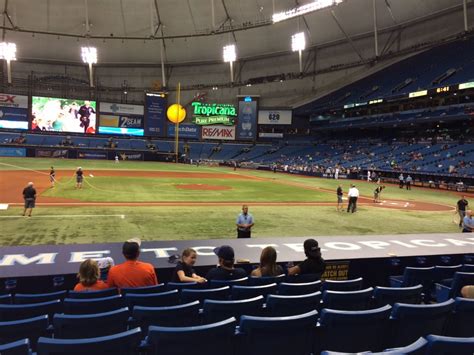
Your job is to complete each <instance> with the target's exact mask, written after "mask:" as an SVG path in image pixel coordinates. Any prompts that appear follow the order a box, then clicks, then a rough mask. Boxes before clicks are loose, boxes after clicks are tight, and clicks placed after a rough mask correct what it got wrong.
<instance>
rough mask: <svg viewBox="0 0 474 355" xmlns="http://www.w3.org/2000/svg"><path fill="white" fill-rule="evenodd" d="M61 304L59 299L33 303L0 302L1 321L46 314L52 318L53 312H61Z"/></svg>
mask: <svg viewBox="0 0 474 355" xmlns="http://www.w3.org/2000/svg"><path fill="white" fill-rule="evenodd" d="M62 311H63V304H62V303H61V301H60V300H54V301H48V302H42V303H33V304H0V319H1V320H2V321H8V320H18V319H26V318H33V317H36V316H42V315H44V314H47V315H48V316H49V318H50V319H52V317H53V314H54V313H61V312H62Z"/></svg>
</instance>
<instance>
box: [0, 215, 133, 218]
mask: <svg viewBox="0 0 474 355" xmlns="http://www.w3.org/2000/svg"><path fill="white" fill-rule="evenodd" d="M33 217H34V218H83V217H118V218H121V219H125V215H124V214H63V215H53V214H52V215H39V216H37V215H34V216H33ZM0 218H25V216H0Z"/></svg>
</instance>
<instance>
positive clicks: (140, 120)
mask: <svg viewBox="0 0 474 355" xmlns="http://www.w3.org/2000/svg"><path fill="white" fill-rule="evenodd" d="M99 107H100V118H99V133H101V134H118V135H132V136H143V134H144V129H143V127H144V121H145V119H144V116H143V114H144V108H143V106H140V105H126V104H116V103H110V102H101V103H100V106H99Z"/></svg>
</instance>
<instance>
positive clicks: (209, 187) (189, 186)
mask: <svg viewBox="0 0 474 355" xmlns="http://www.w3.org/2000/svg"><path fill="white" fill-rule="evenodd" d="M175 186H176V187H177V188H178V189H186V190H214V191H216V190H230V189H232V187H230V186H222V185H207V184H180V185H175Z"/></svg>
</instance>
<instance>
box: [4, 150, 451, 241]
mask: <svg viewBox="0 0 474 355" xmlns="http://www.w3.org/2000/svg"><path fill="white" fill-rule="evenodd" d="M4 164H8V165H4ZM12 165H13V166H12ZM51 165H54V167H55V168H56V169H57V170H63V169H70V170H71V174H72V173H73V171H74V170H75V168H76V167H77V166H78V165H81V166H82V167H83V168H84V170H85V172H86V176H87V174H89V172H94V171H96V170H105V169H110V170H143V171H150V170H153V171H180V172H187V171H191V172H210V173H215V172H219V173H229V174H234V172H233V171H232V169H228V168H211V167H204V166H201V167H199V168H197V167H195V166H186V165H176V164H164V163H152V162H121V163H120V164H115V163H113V162H103V161H85V160H81V161H75V160H65V159H57V160H55V159H28V158H23V159H10V158H0V170H12V169H21V170H24V171H25V174H34V172H32V171H30V170H28V169H32V170H42V171H43V172H44V171H47V170H48V169H49V167H50V166H51ZM25 169H26V170H25ZM236 173H237V174H243V175H249V176H255V177H260V178H262V179H261V180H245V181H244V180H230V179H229V180H226V179H223V180H220V179H212V180H210V181H206V180H203V179H199V180H197V179H181V180H176V179H164V178H146V177H133V178H130V177H127V178H123V177H122V178H115V177H111V178H106V177H94V178H91V179H87V181H88V182H89V183H90V184H91V185H87V184H86V185H85V187H84V189H83V190H81V191H77V190H75V189H73V182H72V181H71V180H70V179H67V180H64V181H63V183H62V184H58V186H57V187H56V188H54V189H51V190H49V191H47V192H45V195H48V196H58V197H66V198H74V199H78V200H82V201H85V200H88V201H91V200H94V201H193V202H199V201H249V203H250V212H251V213H252V214H253V215H254V217H255V220H256V224H255V227H254V230H253V233H252V236H253V237H255V238H260V237H261V238H264V237H284V236H318V235H350V234H397V233H439V232H458V231H459V229H458V228H457V226H456V225H455V224H454V223H453V222H452V217H453V214H452V213H451V212H415V211H402V210H394V209H383V208H377V207H369V206H361V207H360V208H359V210H358V213H355V214H347V213H341V212H339V213H338V212H336V210H335V207H333V206H284V205H282V206H266V207H264V206H252V204H251V202H258V201H267V202H271V201H280V202H285V201H299V202H304V201H313V202H314V201H333V200H334V199H335V198H334V197H335V189H336V187H337V185H338V184H339V183H340V184H341V185H342V186H343V189H344V191H345V192H346V191H347V190H348V187H349V185H350V183H351V181H347V180H340V181H334V180H326V179H316V178H307V177H300V176H295V175H286V174H278V173H277V174H274V173H272V172H261V171H253V170H243V169H238V170H237V172H236ZM0 174H1V171H0ZM183 183H185V184H193V183H201V184H202V183H205V184H209V185H225V186H230V187H232V189H231V190H223V191H189V190H182V189H178V188H176V186H175V185H176V184H183ZM290 184H292V185H290ZM356 184H357V186H358V187H359V189H360V191H361V194H362V195H367V196H371V195H372V191H373V189H374V188H375V185H374V184H369V183H367V182H365V181H358V182H356ZM306 187H307V188H306ZM315 188H323V189H329V190H330V191H331V192H330V193H328V192H326V191H317V190H314V189H315ZM19 193H20V192H19ZM383 198H393V199H400V200H418V201H426V202H437V203H441V204H447V205H452V206H454V204H455V202H456V201H457V200H458V199H459V197H458V196H457V195H456V194H454V193H449V192H444V191H438V190H426V189H416V188H414V189H413V190H411V191H406V190H400V189H399V188H398V187H397V186H394V185H388V186H387V189H386V190H385V191H384V194H383ZM0 202H1V196H0ZM239 210H240V207H239V206H238V205H236V206H212V207H156V206H154V207H129V206H127V207H44V206H39V207H38V208H36V209H35V211H34V215H33V217H32V218H5V217H8V216H12V217H14V216H19V215H20V214H21V211H22V209H21V208H20V207H10V208H9V209H8V210H6V211H0V217H1V218H0V221H1V222H0V223H1V229H0V244H1V245H4V246H6V245H36V244H61V243H67V244H71V243H102V242H121V241H123V240H124V239H127V238H129V237H130V236H139V237H141V238H143V239H144V240H177V239H210V238H234V237H235V234H236V233H235V218H236V216H237V214H238V213H239V212H240V211H239Z"/></svg>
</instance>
